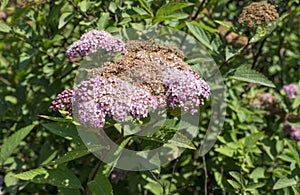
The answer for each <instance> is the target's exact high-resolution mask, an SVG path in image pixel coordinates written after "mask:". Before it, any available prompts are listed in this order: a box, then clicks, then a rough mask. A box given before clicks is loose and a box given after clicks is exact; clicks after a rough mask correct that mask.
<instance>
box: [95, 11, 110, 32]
mask: <svg viewBox="0 0 300 195" xmlns="http://www.w3.org/2000/svg"><path fill="white" fill-rule="evenodd" d="M108 19H109V13H102V14H101V17H100V19H99V20H98V23H97V27H98V30H103V29H105V27H106V26H107V24H108Z"/></svg>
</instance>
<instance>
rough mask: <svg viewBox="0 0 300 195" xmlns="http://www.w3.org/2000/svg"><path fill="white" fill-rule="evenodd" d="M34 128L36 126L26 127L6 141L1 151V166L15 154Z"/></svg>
mask: <svg viewBox="0 0 300 195" xmlns="http://www.w3.org/2000/svg"><path fill="white" fill-rule="evenodd" d="M34 126H35V125H29V126H27V127H24V128H22V129H20V130H18V131H17V132H15V133H14V134H13V135H11V136H10V137H8V138H7V139H6V140H5V141H4V143H3V145H2V148H1V151H0V164H3V163H4V162H5V161H6V159H7V158H8V157H9V156H10V155H11V154H12V153H13V152H14V150H15V149H16V148H17V146H18V145H19V144H20V142H21V141H22V140H23V139H24V138H25V137H26V136H27V135H28V134H29V133H30V131H31V130H32V129H33V128H34Z"/></svg>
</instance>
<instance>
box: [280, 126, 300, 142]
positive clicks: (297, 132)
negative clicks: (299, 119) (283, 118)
mask: <svg viewBox="0 0 300 195" xmlns="http://www.w3.org/2000/svg"><path fill="white" fill-rule="evenodd" d="M283 131H284V133H285V134H286V135H288V136H290V137H292V138H294V139H296V140H298V141H300V129H299V128H297V127H295V126H292V125H290V124H289V123H287V122H286V123H284V126H283Z"/></svg>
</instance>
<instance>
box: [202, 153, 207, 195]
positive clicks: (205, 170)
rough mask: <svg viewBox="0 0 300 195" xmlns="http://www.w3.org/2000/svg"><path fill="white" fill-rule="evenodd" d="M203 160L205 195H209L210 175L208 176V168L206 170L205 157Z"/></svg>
mask: <svg viewBox="0 0 300 195" xmlns="http://www.w3.org/2000/svg"><path fill="white" fill-rule="evenodd" d="M202 160H203V170H204V176H205V179H204V194H205V195H207V178H208V174H207V168H206V160H205V155H203V156H202Z"/></svg>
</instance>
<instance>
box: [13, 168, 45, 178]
mask: <svg viewBox="0 0 300 195" xmlns="http://www.w3.org/2000/svg"><path fill="white" fill-rule="evenodd" d="M47 173H48V172H47V170H46V169H44V168H37V169H32V170H30V171H26V172H23V173H19V174H17V175H15V177H16V178H18V179H22V180H32V179H33V178H34V177H36V176H38V175H44V174H47Z"/></svg>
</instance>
